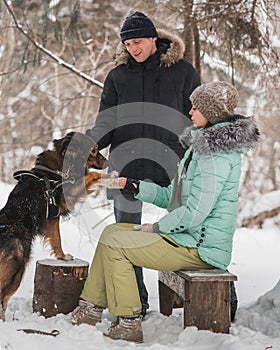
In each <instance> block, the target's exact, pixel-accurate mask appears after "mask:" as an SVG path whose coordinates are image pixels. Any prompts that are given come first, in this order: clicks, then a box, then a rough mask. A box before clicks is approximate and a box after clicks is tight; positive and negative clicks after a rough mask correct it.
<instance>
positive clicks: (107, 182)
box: [100, 177, 126, 189]
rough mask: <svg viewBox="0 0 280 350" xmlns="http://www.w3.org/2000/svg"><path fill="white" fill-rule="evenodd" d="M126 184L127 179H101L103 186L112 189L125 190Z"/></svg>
mask: <svg viewBox="0 0 280 350" xmlns="http://www.w3.org/2000/svg"><path fill="white" fill-rule="evenodd" d="M125 184H126V177H110V178H103V179H101V183H100V185H101V186H105V187H106V188H111V189H114V188H115V189H123V188H124V186H125Z"/></svg>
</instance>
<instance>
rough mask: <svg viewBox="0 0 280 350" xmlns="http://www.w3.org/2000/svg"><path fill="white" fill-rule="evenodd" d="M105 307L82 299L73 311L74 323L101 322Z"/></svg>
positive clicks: (92, 324) (94, 323)
mask: <svg viewBox="0 0 280 350" xmlns="http://www.w3.org/2000/svg"><path fill="white" fill-rule="evenodd" d="M102 311H103V308H102V307H100V306H97V305H94V304H92V303H90V302H89V301H86V300H82V299H80V301H79V305H78V306H77V307H76V309H75V310H74V311H72V324H73V325H77V326H79V325H80V324H82V323H86V324H89V325H90V326H95V325H96V323H98V322H101V316H102Z"/></svg>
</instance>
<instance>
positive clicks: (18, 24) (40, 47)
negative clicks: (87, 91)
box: [3, 0, 103, 88]
mask: <svg viewBox="0 0 280 350" xmlns="http://www.w3.org/2000/svg"><path fill="white" fill-rule="evenodd" d="M3 2H4V4H5V6H6V7H7V10H8V11H9V13H10V15H11V16H12V18H13V21H14V23H15V26H16V28H17V29H18V30H19V31H20V32H21V33H22V34H23V35H24V36H25V37H26V38H27V39H28V40H29V41H30V42H31V43H32V44H33V45H34V46H35V47H36V48H38V49H39V50H40V51H42V52H44V53H45V54H46V55H47V56H49V57H50V58H51V59H53V60H54V61H56V62H57V63H58V64H59V65H61V66H63V67H64V68H66V69H68V70H70V71H71V72H73V73H75V74H77V75H78V76H79V77H81V78H83V79H85V80H87V81H88V82H90V83H91V84H94V85H97V86H98V87H100V88H103V83H101V82H100V81H98V80H96V79H93V78H91V77H90V76H89V75H87V74H85V73H84V72H81V71H80V70H78V69H77V68H76V67H74V66H73V65H72V64H69V63H67V62H65V61H64V60H63V59H61V58H59V57H58V56H56V55H55V54H53V53H52V52H51V51H50V50H48V49H47V48H45V47H44V46H43V45H41V44H40V43H38V42H37V41H36V40H34V39H33V38H32V37H31V36H30V35H29V34H28V33H27V31H26V30H24V29H23V28H22V25H21V24H20V23H18V21H17V19H16V16H15V14H14V12H13V10H12V9H11V7H10V5H9V4H8V2H7V1H6V0H3Z"/></svg>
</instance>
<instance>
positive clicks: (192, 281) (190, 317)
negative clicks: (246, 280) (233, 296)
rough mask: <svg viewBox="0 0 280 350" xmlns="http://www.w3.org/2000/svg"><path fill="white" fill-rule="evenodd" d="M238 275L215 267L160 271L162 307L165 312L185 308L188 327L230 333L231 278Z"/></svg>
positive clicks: (232, 279)
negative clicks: (210, 268) (209, 268)
mask: <svg viewBox="0 0 280 350" xmlns="http://www.w3.org/2000/svg"><path fill="white" fill-rule="evenodd" d="M236 280H237V277H236V276H235V275H233V274H231V273H229V272H226V271H223V270H219V269H213V270H188V271H175V272H166V271H159V278H158V283H159V307H160V312H161V313H162V314H163V315H166V316H169V315H171V314H172V309H173V308H178V307H183V308H184V328H185V327H188V326H196V327H197V328H198V329H205V330H210V331H212V332H217V333H229V327H230V281H236Z"/></svg>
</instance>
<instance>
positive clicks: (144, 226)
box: [140, 224, 153, 232]
mask: <svg viewBox="0 0 280 350" xmlns="http://www.w3.org/2000/svg"><path fill="white" fill-rule="evenodd" d="M140 226H141V229H140V231H142V232H153V224H142V225H140Z"/></svg>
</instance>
